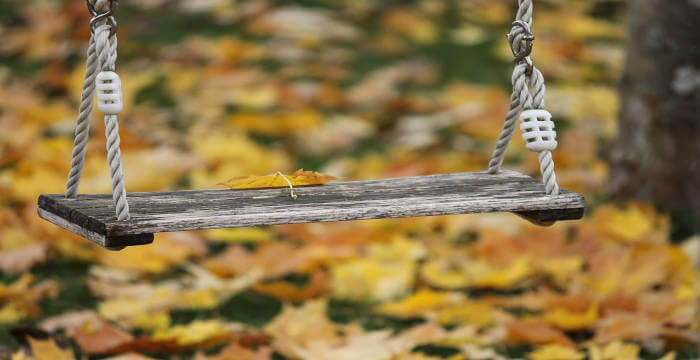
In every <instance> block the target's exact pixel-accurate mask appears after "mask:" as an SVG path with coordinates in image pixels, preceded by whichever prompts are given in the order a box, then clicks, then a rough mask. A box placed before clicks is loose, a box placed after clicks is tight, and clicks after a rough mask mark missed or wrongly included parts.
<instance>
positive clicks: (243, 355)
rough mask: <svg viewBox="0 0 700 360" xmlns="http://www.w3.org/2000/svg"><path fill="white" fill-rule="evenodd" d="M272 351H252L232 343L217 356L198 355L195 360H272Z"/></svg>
mask: <svg viewBox="0 0 700 360" xmlns="http://www.w3.org/2000/svg"><path fill="white" fill-rule="evenodd" d="M272 352H273V351H272V349H271V348H269V347H267V346H263V347H260V348H258V349H257V350H251V349H248V348H246V347H243V346H241V345H239V344H238V343H232V344H231V345H228V346H227V347H225V348H224V349H223V350H221V352H220V353H218V354H217V355H212V356H206V355H204V354H202V353H197V355H196V356H195V358H194V359H195V360H229V359H236V360H266V359H270V357H271V356H272Z"/></svg>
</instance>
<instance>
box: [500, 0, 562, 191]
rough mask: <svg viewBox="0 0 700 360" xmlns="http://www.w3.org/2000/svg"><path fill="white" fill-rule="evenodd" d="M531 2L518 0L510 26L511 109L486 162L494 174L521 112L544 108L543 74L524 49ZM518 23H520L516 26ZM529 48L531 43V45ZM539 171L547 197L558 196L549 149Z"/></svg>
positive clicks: (540, 159)
mask: <svg viewBox="0 0 700 360" xmlns="http://www.w3.org/2000/svg"><path fill="white" fill-rule="evenodd" d="M532 11H533V4H532V0H519V1H518V12H517V15H516V23H513V27H512V28H511V31H510V34H509V36H508V40H509V42H510V46H511V49H512V50H513V52H514V54H516V62H517V63H516V65H515V68H514V69H513V77H512V80H511V81H512V84H513V92H512V94H511V97H510V107H509V109H508V113H507V114H506V118H505V122H504V124H503V129H502V130H501V134H500V135H499V136H498V141H497V143H496V147H495V149H494V151H493V155H492V157H491V161H490V162H489V170H488V171H489V173H491V174H496V173H498V172H499V171H500V170H501V166H502V165H503V159H504V157H505V153H506V149H507V148H508V144H510V140H511V139H512V138H513V133H514V131H515V125H516V124H517V123H518V119H519V118H520V114H521V112H522V111H523V110H530V109H544V95H545V91H546V88H545V85H544V77H543V76H542V73H541V72H540V71H539V70H538V69H537V68H536V67H535V66H534V65H532V60H531V59H530V56H529V51H530V49H527V46H528V42H527V41H526V39H527V36H528V35H531V33H530V30H529V29H530V27H531V26H532ZM518 22H521V23H520V24H518ZM530 46H531V43H530ZM519 53H526V54H527V56H526V57H523V58H520V59H517V54H519ZM539 161H540V172H541V173H542V179H543V183H544V185H545V191H546V193H547V194H548V195H558V194H559V186H558V185H557V182H556V175H555V173H554V161H553V160H552V153H551V151H549V150H543V151H540V152H539Z"/></svg>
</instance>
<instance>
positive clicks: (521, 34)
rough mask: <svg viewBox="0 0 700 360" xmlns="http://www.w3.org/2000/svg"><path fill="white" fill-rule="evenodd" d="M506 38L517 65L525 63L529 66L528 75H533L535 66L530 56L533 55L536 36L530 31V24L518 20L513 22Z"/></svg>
mask: <svg viewBox="0 0 700 360" xmlns="http://www.w3.org/2000/svg"><path fill="white" fill-rule="evenodd" d="M506 38H507V39H508V43H509V44H510V50H511V51H512V52H513V56H514V57H515V59H514V63H515V65H518V64H520V63H523V62H525V63H526V64H527V65H528V71H527V73H528V75H529V74H531V73H532V67H533V65H532V61H531V60H530V54H532V46H533V41H534V40H535V35H533V34H532V31H531V30H530V24H529V23H528V22H526V21H523V20H516V21H515V22H513V24H512V27H511V28H510V33H508V35H506Z"/></svg>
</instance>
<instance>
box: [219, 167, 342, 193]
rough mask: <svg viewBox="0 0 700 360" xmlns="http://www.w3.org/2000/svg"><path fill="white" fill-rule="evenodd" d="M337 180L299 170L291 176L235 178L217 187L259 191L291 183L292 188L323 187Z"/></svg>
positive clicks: (275, 174)
mask: <svg viewBox="0 0 700 360" xmlns="http://www.w3.org/2000/svg"><path fill="white" fill-rule="evenodd" d="M285 178H286V179H285ZM335 179H336V177H334V176H330V175H324V174H319V173H317V172H315V171H304V169H299V170H297V171H295V172H294V173H292V174H289V175H283V174H282V173H279V172H277V173H274V174H270V175H262V176H258V175H251V176H241V177H234V178H231V179H228V180H226V181H224V182H222V183H219V184H217V185H223V186H226V187H228V188H229V189H232V190H233V189H259V188H275V187H287V186H289V183H291V184H292V186H305V185H323V184H325V183H327V182H328V181H331V180H335ZM287 180H289V183H288V182H287Z"/></svg>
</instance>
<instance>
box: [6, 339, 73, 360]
mask: <svg viewBox="0 0 700 360" xmlns="http://www.w3.org/2000/svg"><path fill="white" fill-rule="evenodd" d="M27 340H28V341H29V346H30V347H31V348H32V353H33V354H34V356H31V357H30V356H27V355H26V354H25V353H24V351H22V350H20V351H18V352H16V353H15V354H13V355H12V360H74V359H75V355H74V354H73V351H72V350H71V349H66V350H63V349H61V348H60V347H58V345H56V342H55V341H54V340H53V339H50V338H49V339H46V340H39V339H33V338H31V337H29V338H27Z"/></svg>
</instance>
